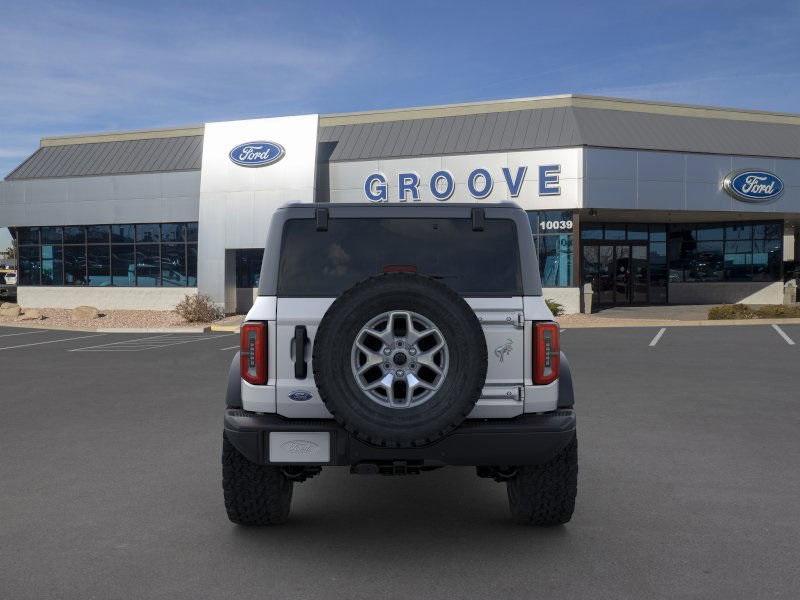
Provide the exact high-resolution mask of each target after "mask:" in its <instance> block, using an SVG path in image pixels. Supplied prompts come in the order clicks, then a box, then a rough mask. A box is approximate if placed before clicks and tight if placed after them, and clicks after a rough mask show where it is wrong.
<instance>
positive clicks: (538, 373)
mask: <svg viewBox="0 0 800 600" xmlns="http://www.w3.org/2000/svg"><path fill="white" fill-rule="evenodd" d="M560 358H561V349H560V347H559V343H558V325H557V324H556V323H534V324H533V383H535V384H536V385H547V384H548V383H552V382H554V381H555V380H556V379H558V368H559V363H560Z"/></svg>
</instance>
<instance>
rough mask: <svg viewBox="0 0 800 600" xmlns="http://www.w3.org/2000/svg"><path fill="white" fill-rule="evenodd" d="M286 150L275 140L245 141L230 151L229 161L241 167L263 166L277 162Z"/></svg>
mask: <svg viewBox="0 0 800 600" xmlns="http://www.w3.org/2000/svg"><path fill="white" fill-rule="evenodd" d="M285 154H286V150H284V149H283V146H281V145H280V144H276V143H275V142H264V141H261V142H247V143H245V144H239V145H238V146H236V147H235V148H234V149H233V150H231V151H230V153H229V154H228V156H229V157H230V159H231V161H233V162H234V163H236V164H237V165H239V166H241V167H265V166H267V165H272V164H274V163H276V162H278V161H279V160H280V159H282V158H283V157H284V155H285Z"/></svg>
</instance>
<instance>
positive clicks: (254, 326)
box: [239, 323, 267, 385]
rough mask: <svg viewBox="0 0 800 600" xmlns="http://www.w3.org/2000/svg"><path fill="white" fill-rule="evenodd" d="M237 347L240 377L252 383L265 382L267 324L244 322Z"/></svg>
mask: <svg viewBox="0 0 800 600" xmlns="http://www.w3.org/2000/svg"><path fill="white" fill-rule="evenodd" d="M239 349H240V355H239V360H240V363H239V365H240V370H241V373H242V379H244V380H245V381H246V382H247V383H252V384H253V385H264V384H265V383H267V324H266V323H244V324H243V325H242V329H241V333H240V348H239Z"/></svg>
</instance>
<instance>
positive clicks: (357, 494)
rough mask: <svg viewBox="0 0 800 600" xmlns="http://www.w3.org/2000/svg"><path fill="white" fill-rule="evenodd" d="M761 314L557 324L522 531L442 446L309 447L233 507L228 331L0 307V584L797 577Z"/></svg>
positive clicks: (709, 587) (262, 589)
mask: <svg viewBox="0 0 800 600" xmlns="http://www.w3.org/2000/svg"><path fill="white" fill-rule="evenodd" d="M779 329H780V330H779V331H778V330H776V329H774V328H772V327H771V326H769V325H758V326H741V327H670V328H667V329H666V330H664V331H663V332H662V331H661V329H660V328H652V327H650V328H648V327H641V328H626V329H567V330H566V331H565V332H564V334H563V337H562V347H563V348H564V350H565V351H566V352H567V353H568V355H569V358H570V362H571V364H572V368H573V371H574V375H575V380H576V381H575V385H576V393H577V395H578V398H577V402H578V404H577V408H578V410H579V447H580V474H579V491H578V503H577V508H576V513H575V517H574V519H573V521H572V522H571V523H570V524H568V525H567V526H565V527H562V528H556V529H546V530H538V529H530V528H524V527H520V526H517V525H515V524H514V523H512V522H511V521H510V519H509V517H508V508H507V502H506V497H505V487H504V486H502V485H499V484H496V483H494V482H492V481H489V480H483V479H478V478H477V477H475V475H474V471H472V470H471V469H457V468H451V469H443V470H439V471H434V472H430V473H425V474H422V475H419V476H408V477H380V476H353V475H350V474H349V473H348V472H347V471H346V470H345V469H343V468H330V469H327V470H324V471H323V473H322V474H321V475H320V476H319V477H317V478H315V479H313V480H311V481H309V482H306V483H303V484H301V485H299V486H297V487H296V489H295V500H294V505H293V513H292V518H291V520H290V522H289V523H288V524H286V525H284V526H281V527H277V528H265V529H244V528H239V527H236V526H234V525H232V524H231V523H229V522H228V520H227V519H226V517H225V512H224V508H223V505H222V491H221V488H220V467H219V451H220V435H221V433H220V431H221V410H222V402H223V400H222V394H223V390H224V388H225V376H226V372H227V368H228V363H229V361H230V359H231V357H232V355H233V354H234V352H235V346H236V343H237V336H235V335H226V334H206V335H187V334H183V335H175V334H161V335H155V334H154V335H143V334H95V333H79V332H68V331H35V330H33V331H32V330H24V329H17V328H13V329H12V328H0V407H2V412H1V413H0V447H1V455H2V461H0V597H2V598H13V599H15V600H16V599H27V598H76V599H86V598H103V599H116V598H120V599H123V598H124V599H128V598H165V599H166V598H169V599H174V598H187V599H189V598H191V599H198V598H214V599H219V598H326V599H330V598H369V599H370V600H374V599H375V598H398V599H399V598H404V599H405V598H490V597H492V598H493V597H496V598H526V599H527V598H592V599H600V598H614V599H619V598H637V599H641V598H669V599H671V600H674V599H676V598H704V599H707V598H720V599H726V600H729V599H732V598H747V599H748V600H752V599H753V598H797V596H798V590H800V567H798V564H799V563H798V555H799V554H800V552H799V551H800V513H799V512H798V506H800V502H799V501H798V498H800V475H799V474H800V377H798V372H799V370H798V367H800V326H798V325H784V326H781V327H780V328H779ZM781 333H782V334H783V335H781ZM656 338H658V339H656ZM654 342H655V343H654ZM789 342H797V343H795V344H790V343H789Z"/></svg>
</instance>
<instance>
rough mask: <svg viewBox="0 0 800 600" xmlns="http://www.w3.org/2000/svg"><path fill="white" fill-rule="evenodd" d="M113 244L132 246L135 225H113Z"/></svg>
mask: <svg viewBox="0 0 800 600" xmlns="http://www.w3.org/2000/svg"><path fill="white" fill-rule="evenodd" d="M111 243H112V244H132V243H133V225H112V226H111Z"/></svg>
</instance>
